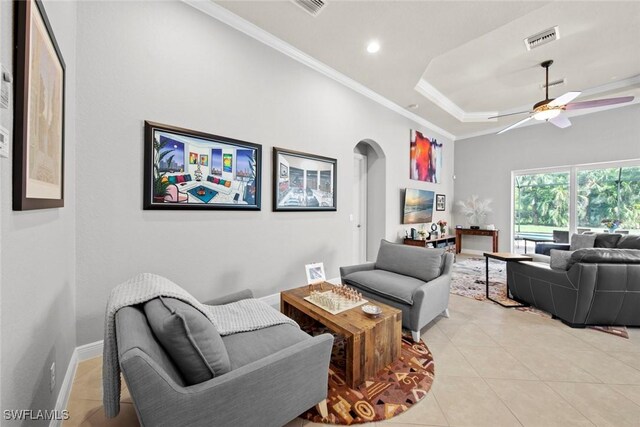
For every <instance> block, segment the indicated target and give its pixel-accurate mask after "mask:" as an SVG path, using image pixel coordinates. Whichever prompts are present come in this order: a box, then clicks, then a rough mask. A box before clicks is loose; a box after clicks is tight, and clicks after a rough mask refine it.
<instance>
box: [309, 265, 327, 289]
mask: <svg viewBox="0 0 640 427" xmlns="http://www.w3.org/2000/svg"><path fill="white" fill-rule="evenodd" d="M304 269H305V272H306V273H307V284H309V285H317V284H319V283H323V282H326V280H327V279H326V276H325V273H324V264H323V263H321V262H317V263H315V264H306V265H305V266H304Z"/></svg>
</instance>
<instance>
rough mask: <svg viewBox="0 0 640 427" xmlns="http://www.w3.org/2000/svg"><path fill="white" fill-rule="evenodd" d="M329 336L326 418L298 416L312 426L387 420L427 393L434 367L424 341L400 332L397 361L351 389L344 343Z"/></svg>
mask: <svg viewBox="0 0 640 427" xmlns="http://www.w3.org/2000/svg"><path fill="white" fill-rule="evenodd" d="M303 328H305V327H304V326H303ZM305 329H306V330H307V332H309V333H311V334H312V335H317V334H318V333H324V332H329V333H330V331H328V330H327V329H325V328H318V327H317V326H316V327H314V328H313V330H309V329H308V328H305ZM333 335H334V344H333V350H332V353H331V363H330V364H329V392H328V395H327V407H328V410H329V419H325V420H323V419H322V417H321V416H320V414H318V412H317V411H316V409H315V408H312V409H310V410H308V411H307V412H305V413H304V414H303V415H301V417H302V418H305V419H307V420H310V421H313V422H316V423H331V424H343V425H351V424H361V423H368V422H372V421H382V420H387V419H389V418H392V417H395V416H396V415H399V414H401V413H402V412H404V411H406V410H407V409H409V407H411V406H412V405H414V404H415V403H417V402H418V401H420V400H421V399H422V398H424V397H425V396H426V395H427V393H428V392H429V389H430V388H431V384H432V383H433V378H434V364H433V357H432V355H431V352H430V351H429V349H428V348H427V345H426V344H425V343H424V341H420V342H419V343H414V342H413V340H412V339H411V335H410V334H405V333H404V332H403V336H402V350H401V355H400V359H398V360H397V361H395V362H394V363H392V364H390V365H388V366H387V367H386V368H384V369H383V370H381V371H380V372H378V375H377V376H376V377H375V378H371V379H370V380H368V381H365V383H364V384H362V385H361V386H359V387H358V388H357V389H352V388H350V387H349V386H347V385H346V384H345V374H344V366H345V340H344V338H343V337H341V336H339V335H335V334H333Z"/></svg>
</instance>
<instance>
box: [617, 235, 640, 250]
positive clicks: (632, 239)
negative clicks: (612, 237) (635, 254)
mask: <svg viewBox="0 0 640 427" xmlns="http://www.w3.org/2000/svg"><path fill="white" fill-rule="evenodd" d="M617 248H618V249H640V236H638V235H634V234H627V235H626V236H622V237H621V238H620V240H618V246H617Z"/></svg>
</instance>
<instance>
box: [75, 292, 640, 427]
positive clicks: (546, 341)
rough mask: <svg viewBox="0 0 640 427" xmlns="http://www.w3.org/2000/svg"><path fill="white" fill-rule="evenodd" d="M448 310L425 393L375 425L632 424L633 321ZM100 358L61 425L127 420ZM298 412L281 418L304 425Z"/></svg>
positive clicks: (637, 339) (637, 408)
mask: <svg viewBox="0 0 640 427" xmlns="http://www.w3.org/2000/svg"><path fill="white" fill-rule="evenodd" d="M449 307H450V312H451V317H450V318H448V319H446V318H439V319H437V320H436V321H435V322H433V323H432V324H431V325H429V327H427V328H426V329H425V330H424V331H423V334H422V336H423V339H424V340H425V342H426V343H427V345H428V346H429V348H430V349H431V351H432V352H433V355H434V359H435V363H436V368H435V369H436V378H435V381H434V384H433V387H432V389H431V392H430V393H429V394H428V396H427V397H426V398H425V399H424V400H423V401H421V402H420V403H418V404H417V405H414V406H413V407H412V408H411V409H410V410H409V411H407V412H405V413H404V414H402V415H400V416H398V417H395V418H393V419H392V420H388V421H385V422H379V423H371V424H368V425H370V426H371V425H373V426H377V427H394V426H395V427H410V426H417V425H420V426H474V427H481V426H491V427H498V426H541V427H552V426H563V427H564V426H594V425H596V426H616V427H619V426H640V329H637V328H631V329H630V330H629V334H630V337H631V338H630V339H629V340H626V339H624V338H619V337H615V336H613V335H609V334H605V333H602V332H598V331H594V330H590V329H571V328H569V327H567V326H565V325H563V324H562V323H561V322H559V321H556V320H551V319H548V318H543V317H540V316H538V315H535V314H531V313H525V312H521V311H517V310H512V309H505V308H502V307H499V306H497V305H495V304H492V303H489V302H480V301H475V300H473V299H469V298H464V297H459V296H455V295H452V296H451V301H450V306H449ZM101 362H102V360H101V358H96V359H92V360H88V361H85V362H83V363H81V364H80V365H79V367H78V371H77V374H76V377H75V380H74V383H73V389H72V392H71V397H70V402H69V405H68V409H69V411H70V416H71V418H70V420H68V421H66V422H65V423H64V426H78V425H87V426H137V425H138V422H137V419H136V414H135V410H134V408H133V405H132V403H131V398H130V396H129V395H128V393H127V391H126V390H125V391H124V392H123V404H122V411H121V414H120V415H119V416H118V417H117V418H115V419H114V420H106V419H105V418H104V413H103V411H102V406H101V402H100V399H101V397H100V396H101V390H100V384H101V375H102V369H101ZM313 425H315V424H313V423H308V422H306V421H303V420H301V419H296V420H293V421H292V422H291V423H289V424H288V426H287V427H302V426H313Z"/></svg>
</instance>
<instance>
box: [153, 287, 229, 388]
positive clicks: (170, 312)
mask: <svg viewBox="0 0 640 427" xmlns="http://www.w3.org/2000/svg"><path fill="white" fill-rule="evenodd" d="M144 313H145V314H146V316H147V321H148V322H149V325H150V326H151V330H153V334H154V335H155V336H156V338H157V339H158V341H160V344H161V345H162V347H163V348H164V350H165V351H166V352H167V354H168V355H169V357H171V360H173V362H174V364H175V365H176V367H177V368H178V371H180V373H181V374H182V377H183V378H184V380H185V383H186V384H187V385H193V384H198V383H201V382H203V381H207V380H210V379H211V378H213V377H216V376H219V375H222V374H225V373H227V372H229V371H230V370H231V363H230V362H229V355H228V354H227V349H226V347H225V346H224V342H223V341H222V338H221V337H220V334H219V333H218V331H217V330H216V328H215V326H213V323H211V322H210V321H209V319H207V317H206V316H205V315H204V314H202V313H201V312H200V311H198V310H196V309H195V308H194V307H193V306H191V305H190V304H187V303H185V302H182V301H180V300H177V299H175V298H163V297H158V298H154V299H152V300H151V301H148V302H147V303H145V305H144Z"/></svg>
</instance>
